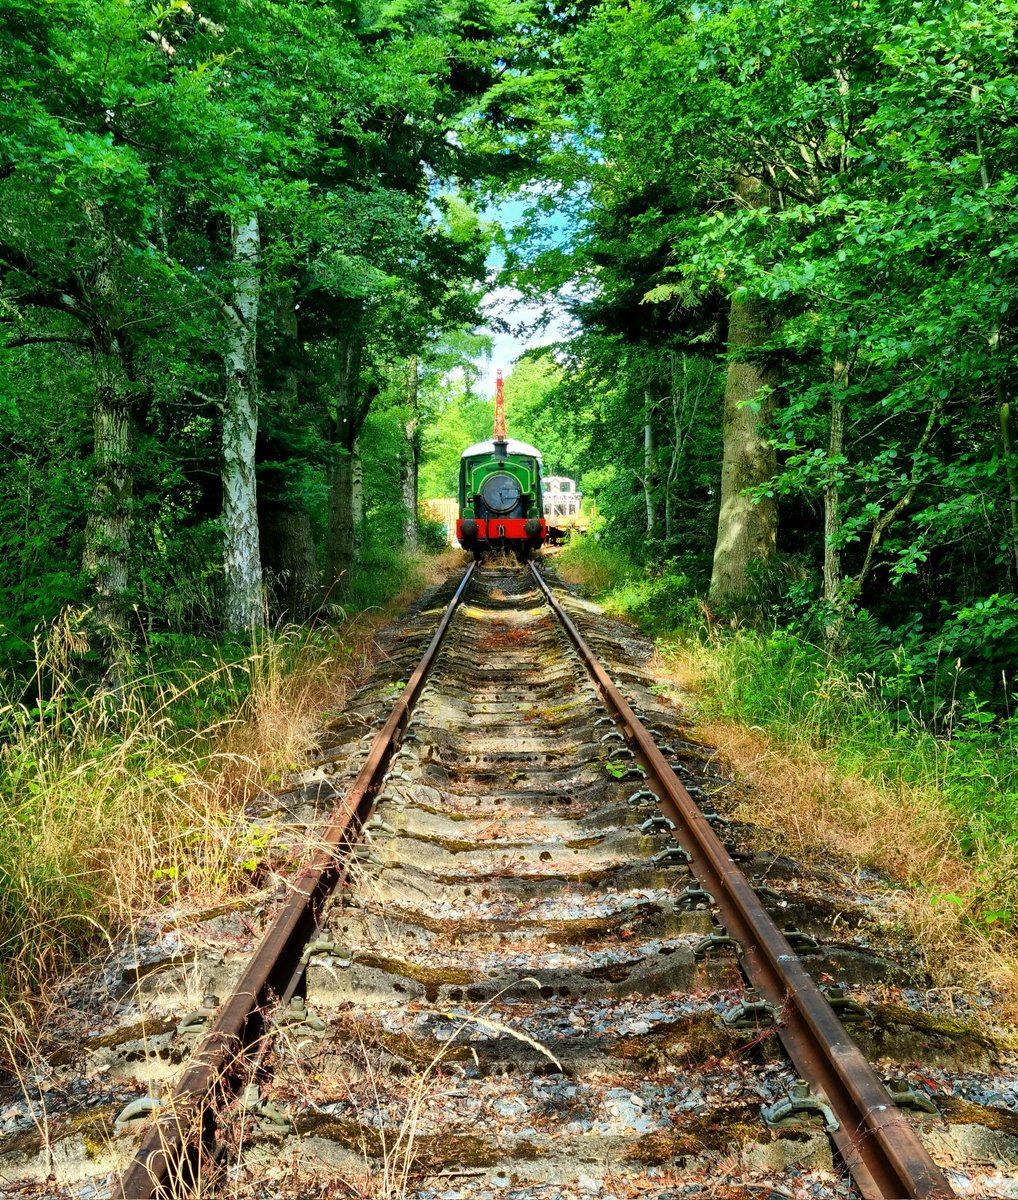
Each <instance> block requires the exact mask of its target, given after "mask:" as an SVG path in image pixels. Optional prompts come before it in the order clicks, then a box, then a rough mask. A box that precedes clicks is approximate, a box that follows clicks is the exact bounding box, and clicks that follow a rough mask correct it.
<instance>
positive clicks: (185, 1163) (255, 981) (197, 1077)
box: [114, 563, 476, 1200]
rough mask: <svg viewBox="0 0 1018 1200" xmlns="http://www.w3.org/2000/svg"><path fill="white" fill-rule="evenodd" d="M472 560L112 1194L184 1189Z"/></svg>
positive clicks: (328, 889) (340, 859)
mask: <svg viewBox="0 0 1018 1200" xmlns="http://www.w3.org/2000/svg"><path fill="white" fill-rule="evenodd" d="M475 566H476V564H475V563H471V564H470V566H469V567H468V568H467V570H466V572H465V574H464V576H463V578H462V580H461V581H460V583H459V586H458V587H457V589H456V592H455V594H454V595H453V597H452V599H451V600H450V601H449V604H448V606H447V608H446V609H445V612H444V613H443V615H442V619H441V621H440V622H439V625H438V628H437V629H436V631H435V634H434V636H433V637H432V639H431V641H430V643H429V644H428V648H427V650H425V652H424V655H423V657H422V658H421V660H420V662H419V663H418V665H417V667H416V669H415V670H414V673H413V674H412V675H411V676H410V678H409V680H408V681H407V685H406V687H405V688H404V689H403V691H402V693H401V694H400V696H399V698H398V699H397V701H396V703H395V705H394V707H393V709H392V712H391V713H390V714H389V718H388V720H387V721H386V723H385V725H384V726H383V727H382V729H381V731H380V732H379V733H378V734H377V735H376V736H375V740H374V741H373V742H372V744H371V750H370V751H369V753H368V757H367V759H366V760H365V762H364V765H363V766H362V767H361V769H360V771H359V772H358V775H357V778H356V779H355V780H354V782H353V784H352V785H351V786H350V789H349V790H348V791H347V793H346V795H345V796H344V797H343V800H342V801H341V803H340V804H339V805H338V806H337V808H336V809H335V810H334V812H333V815H332V819H331V822H330V824H329V827H328V829H327V830H326V831H325V834H324V835H323V837H322V839H321V841H322V849H320V850H319V851H318V853H317V854H316V855H315V858H314V859H313V860H312V862H311V863H310V864H309V865H308V866H307V867H306V868H305V869H304V870H303V871H302V872H301V874H300V875H299V876H298V877H297V880H296V882H295V883H294V886H293V890H292V891H291V893H290V895H289V896H288V897H287V899H286V900H285V901H284V903H283V905H282V907H281V908H280V909H279V911H278V912H277V914H276V916H275V918H274V919H273V922H272V924H271V925H270V926H269V928H268V929H267V930H266V932H265V934H264V935H263V937H262V940H261V942H260V943H259V944H258V947H257V949H256V950H255V954H254V957H253V958H252V960H251V962H250V963H249V964H248V967H247V970H246V971H245V972H244V974H243V976H242V977H241V980H240V982H239V983H238V984H237V987H236V989H235V990H234V992H233V994H232V995H231V996H230V997H229V998H228V999H227V1000H226V1002H225V1003H224V1004H223V1005H222V1007H221V1008H220V1010H219V1014H218V1016H217V1017H216V1020H215V1023H214V1024H213V1025H212V1027H211V1029H210V1030H209V1032H208V1034H207V1035H206V1036H205V1039H204V1041H203V1042H202V1044H201V1046H200V1047H199V1048H198V1050H197V1052H196V1053H195V1054H194V1055H193V1057H192V1059H191V1063H190V1065H189V1066H188V1067H187V1069H186V1070H185V1071H184V1073H183V1075H182V1076H181V1078H180V1081H179V1082H178V1084H177V1086H176V1087H175V1088H174V1090H173V1093H172V1095H171V1097H170V1099H169V1100H168V1102H167V1103H166V1105H165V1108H164V1109H163V1110H160V1113H159V1116H158V1117H157V1119H156V1123H155V1125H154V1126H153V1127H152V1128H151V1129H150V1131H149V1133H148V1135H147V1136H146V1137H145V1139H144V1141H143V1142H142V1144H141V1146H140V1148H139V1149H138V1151H137V1153H136V1154H135V1156H134V1158H133V1159H132V1161H131V1162H130V1163H129V1164H128V1166H127V1168H126V1169H125V1171H124V1173H123V1175H122V1176H121V1178H120V1181H119V1185H118V1189H117V1190H116V1192H115V1193H114V1194H115V1195H116V1196H118V1197H120V1198H121V1200H156V1198H157V1197H160V1198H161V1197H169V1196H178V1195H184V1194H187V1193H188V1192H189V1191H193V1190H194V1189H195V1188H196V1187H197V1186H198V1185H199V1184H200V1182H201V1177H202V1172H203V1169H204V1167H205V1165H206V1164H211V1163H212V1161H213V1152H214V1147H215V1132H216V1110H217V1109H218V1108H219V1107H220V1106H221V1105H222V1104H223V1103H224V1102H225V1100H226V1098H227V1097H228V1096H229V1095H230V1094H231V1093H232V1092H234V1091H235V1090H236V1088H237V1086H238V1081H239V1078H240V1077H241V1076H242V1075H243V1074H244V1071H243V1062H244V1056H245V1052H246V1051H247V1050H248V1049H249V1048H251V1047H253V1046H254V1045H256V1043H257V1042H258V1040H259V1038H260V1037H261V1036H262V1034H263V1032H264V1030H265V1016H264V1011H263V1010H264V1008H265V1006H266V1005H267V1004H268V1003H269V1002H270V1000H271V998H272V997H273V996H282V997H283V998H284V999H285V998H288V995H289V993H292V991H293V990H294V986H295V983H296V980H297V978H299V973H300V972H301V971H302V969H303V968H302V966H301V962H300V959H301V954H302V953H303V950H304V946H305V945H306V944H307V942H308V940H309V939H310V938H311V937H312V936H313V934H314V932H315V930H316V928H317V924H318V918H319V915H320V913H321V910H322V907H323V906H324V904H325V901H326V900H327V899H328V897H329V896H330V895H331V893H332V892H333V890H334V889H335V887H336V886H337V884H338V883H339V882H340V881H341V879H342V878H343V875H344V873H345V867H346V861H347V859H348V858H349V855H350V853H351V851H352V848H353V840H354V837H355V836H356V832H357V830H359V828H360V826H361V825H362V824H363V822H364V821H365V820H366V818H367V815H368V811H369V810H370V807H371V804H372V803H373V800H374V796H375V793H376V791H377V789H378V787H379V785H380V783H381V782H382V779H383V777H384V775H385V772H386V769H387V768H388V765H389V762H390V760H391V758H392V754H393V752H394V750H395V749H396V747H397V745H398V742H399V739H400V737H401V736H402V733H403V731H404V730H405V727H406V723H407V721H408V720H409V717H410V713H411V710H412V709H413V706H414V703H415V701H416V700H417V698H418V696H419V695H420V692H421V689H422V687H423V685H424V682H425V679H426V677H427V675H428V672H429V670H430V669H431V666H432V665H433V663H434V661H435V658H436V656H437V654H438V650H439V647H440V646H441V643H442V639H443V638H444V637H445V634H446V631H447V630H448V628H449V623H450V621H451V620H452V617H453V614H454V613H455V611H456V609H457V608H458V606H459V604H460V602H461V601H462V599H463V596H464V595H465V593H466V590H467V588H468V587H469V586H470V580H471V579H472V578H473V574H474V568H475Z"/></svg>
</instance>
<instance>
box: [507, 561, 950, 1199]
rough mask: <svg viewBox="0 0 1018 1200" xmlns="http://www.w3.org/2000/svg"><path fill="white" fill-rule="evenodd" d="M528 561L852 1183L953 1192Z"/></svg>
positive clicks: (883, 1194) (896, 1191)
mask: <svg viewBox="0 0 1018 1200" xmlns="http://www.w3.org/2000/svg"><path fill="white" fill-rule="evenodd" d="M530 569H531V571H532V573H533V576H534V579H535V580H536V582H537V584H538V586H539V587H540V589H541V591H542V592H543V593H544V596H545V598H546V599H547V601H548V603H549V605H550V606H551V608H552V611H553V612H554V613H555V615H556V616H557V617H558V619H559V620H560V621H561V623H562V625H563V627H564V628H565V630H566V632H567V634H568V635H569V638H570V640H571V641H572V643H573V645H574V646H575V647H576V649H577V651H578V652H579V655H580V658H581V659H582V660H583V663H584V666H585V667H586V668H587V670H588V672H589V673H590V674H591V676H592V677H593V679H594V682H595V684H596V685H597V688H598V691H599V692H600V694H601V696H602V698H603V700H604V701H605V704H606V705H607V706H608V708H609V710H611V711H613V713H614V715H615V716H616V718H617V719H618V721H619V722H620V723H621V725H622V731H623V733H624V735H625V737H626V740H627V742H628V743H629V745H630V747H631V748H632V750H633V751H634V754H635V755H636V757H637V759H638V760H639V761H640V762H641V763H642V764H643V766H644V768H645V769H646V771H647V773H648V776H649V777H650V779H651V781H652V783H653V784H654V786H655V788H656V790H658V796H659V801H660V807H661V811H662V812H663V814H664V815H665V816H666V817H667V818H669V819H670V820H671V821H672V822H673V828H672V835H673V837H675V839H676V840H677V841H678V842H679V843H680V844H681V845H682V847H683V848H684V849H685V850H686V851H687V852H688V853H689V855H690V858H691V860H692V861H691V869H692V871H693V873H694V874H695V875H696V877H697V879H698V880H699V881H700V883H701V885H702V886H703V887H704V888H706V890H707V891H709V892H710V893H711V894H712V895H713V896H714V897H715V899H716V902H717V905H718V908H719V909H720V913H721V919H722V921H723V922H724V924H725V926H726V928H727V930H728V933H729V935H730V936H732V937H734V938H735V939H736V940H737V941H738V942H739V944H740V947H741V963H742V967H743V970H744V971H745V974H746V976H747V978H748V979H749V982H750V984H751V985H752V986H753V987H754V988H755V989H756V990H757V991H758V992H759V993H760V995H761V996H762V997H763V998H764V999H765V1000H768V1001H769V1002H770V1003H771V1004H774V1005H776V1006H778V1008H779V1009H780V1010H781V1018H780V1021H779V1023H778V1026H777V1033H778V1036H779V1037H780V1038H781V1041H782V1043H783V1045H784V1047H785V1050H786V1051H787V1053H788V1056H789V1058H790V1059H791V1060H792V1063H793V1065H794V1066H795V1068H796V1070H797V1071H798V1072H799V1074H800V1075H801V1076H802V1078H803V1079H804V1080H806V1081H807V1082H808V1083H809V1084H810V1085H811V1086H812V1087H813V1089H814V1091H816V1092H818V1093H820V1094H822V1095H823V1096H824V1098H825V1099H826V1100H827V1102H828V1103H829V1104H830V1106H831V1108H832V1109H833V1111H834V1113H835V1115H836V1116H837V1118H838V1121H839V1127H838V1129H837V1130H836V1131H835V1132H833V1133H832V1134H831V1137H832V1138H833V1140H834V1143H835V1145H836V1146H837V1148H838V1151H839V1153H840V1155H841V1157H842V1159H843V1160H844V1162H845V1165H846V1166H847V1168H848V1170H849V1171H850V1172H851V1174H852V1177H853V1179H854V1181H855V1184H856V1187H858V1189H859V1191H860V1192H861V1194H862V1195H863V1196H864V1197H865V1200H912V1198H913V1197H924V1198H929V1200H946V1198H947V1197H953V1196H955V1195H956V1193H955V1192H954V1190H953V1189H952V1188H951V1187H950V1185H949V1184H948V1182H947V1180H946V1179H945V1177H944V1174H943V1172H942V1171H941V1170H940V1168H939V1167H938V1166H937V1165H936V1163H935V1162H934V1161H933V1159H932V1158H931V1157H930V1155H929V1153H928V1152H927V1150H926V1148H925V1146H923V1144H922V1142H921V1141H920V1139H919V1137H918V1135H917V1134H916V1132H915V1130H914V1129H913V1128H912V1126H911V1125H910V1124H909V1122H908V1119H907V1118H906V1117H905V1115H904V1113H902V1112H901V1110H900V1109H899V1108H897V1106H896V1105H895V1104H893V1103H892V1102H891V1100H890V1097H889V1096H888V1093H887V1089H886V1088H885V1087H884V1085H883V1084H882V1083H881V1082H880V1079H879V1078H878V1077H877V1075H876V1072H875V1071H874V1070H873V1068H872V1067H871V1066H870V1064H869V1062H868V1061H867V1059H866V1057H865V1056H864V1055H863V1053H862V1051H861V1050H860V1049H859V1047H858V1046H857V1045H856V1044H855V1042H853V1041H852V1039H851V1037H849V1035H848V1033H847V1032H846V1031H845V1027H844V1026H843V1025H842V1023H841V1021H840V1020H839V1019H838V1017H837V1015H836V1014H835V1012H834V1010H833V1009H832V1008H831V1006H830V1004H828V1002H827V999H826V998H825V996H824V994H823V993H822V992H821V991H820V989H819V988H818V987H817V986H816V984H815V983H814V982H813V980H812V978H811V977H810V976H809V974H808V973H807V972H806V970H805V968H804V967H803V965H802V962H801V961H800V959H799V957H798V955H797V954H796V953H795V951H794V950H793V949H792V948H791V946H790V945H789V944H788V941H787V940H786V939H785V937H784V935H783V934H782V933H781V931H780V930H779V929H778V927H777V925H776V924H775V923H774V919H773V918H772V917H771V915H770V913H768V911H767V910H766V909H765V908H764V906H763V904H762V903H761V901H760V898H759V897H758V896H757V894H756V893H755V892H754V891H753V888H752V887H751V886H750V884H749V882H748V881H747V879H746V877H745V875H743V873H742V871H740V870H739V868H738V867H737V866H736V864H735V862H734V860H733V859H732V857H731V855H730V854H729V853H728V851H727V850H726V849H725V847H724V845H723V843H722V842H721V840H720V839H719V838H718V836H717V834H716V833H715V832H714V830H713V829H712V828H711V826H710V824H709V822H708V821H707V820H706V818H705V817H704V816H703V814H702V813H701V811H700V809H699V808H698V806H697V804H696V802H695V801H694V800H693V798H692V796H691V795H690V794H689V792H688V791H686V789H685V787H684V786H683V785H682V783H681V781H680V780H679V779H678V778H676V775H675V772H674V771H673V770H672V767H671V765H670V764H669V762H668V760H667V759H666V758H665V757H664V755H663V754H662V753H661V751H660V750H659V749H658V748H657V745H656V744H655V742H654V739H653V737H652V736H651V734H650V733H649V732H648V730H647V729H646V728H645V727H644V725H643V724H642V723H641V722H640V720H639V719H638V718H637V716H636V714H635V713H634V712H633V710H632V708H631V707H630V705H629V704H628V703H627V701H626V699H625V697H624V696H623V695H622V693H621V692H620V691H619V689H618V688H617V687H616V686H615V684H614V683H613V682H612V680H611V678H610V677H609V675H608V673H607V672H606V671H605V669H604V667H602V665H601V663H600V662H599V661H598V659H597V658H596V656H595V655H594V653H593V652H592V651H591V649H590V648H589V646H588V645H587V644H586V642H585V641H584V640H583V637H582V635H581V634H580V632H579V630H578V629H577V628H576V626H575V625H574V624H573V622H572V621H571V620H570V618H569V616H568V615H567V613H566V612H565V610H564V609H563V608H562V605H561V604H560V602H559V600H558V598H557V597H556V596H555V595H554V593H553V592H552V590H551V588H550V587H549V586H548V584H547V583H546V582H545V580H544V579H543V578H542V576H541V573H540V572H539V571H538V569H537V567H536V566H535V565H534V564H533V563H531V564H530Z"/></svg>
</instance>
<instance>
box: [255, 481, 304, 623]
mask: <svg viewBox="0 0 1018 1200" xmlns="http://www.w3.org/2000/svg"><path fill="white" fill-rule="evenodd" d="M259 533H260V540H261V550H262V563H263V565H264V567H265V573H266V576H267V578H268V580H269V581H270V583H271V584H272V585H274V587H272V589H271V590H273V591H274V593H275V598H276V601H277V602H278V603H279V606H280V609H281V611H282V612H283V613H284V614H285V615H286V616H287V617H289V618H290V619H291V620H301V619H302V618H303V617H305V616H306V615H307V613H308V612H309V610H310V609H311V607H312V605H313V604H314V602H315V599H316V596H317V592H318V558H317V556H316V554H315V539H314V535H313V533H312V531H311V516H310V514H309V513H308V510H307V509H306V508H304V507H303V506H299V505H293V504H288V503H286V502H285V501H280V500H273V501H270V502H269V503H268V504H262V506H261V521H260V526H259Z"/></svg>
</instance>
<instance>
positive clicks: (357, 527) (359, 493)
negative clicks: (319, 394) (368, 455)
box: [350, 438, 364, 562]
mask: <svg viewBox="0 0 1018 1200" xmlns="http://www.w3.org/2000/svg"><path fill="white" fill-rule="evenodd" d="M350 475H351V479H350V497H351V503H350V508H351V515H352V517H353V557H354V562H356V561H357V559H358V558H359V557H360V553H361V550H362V549H363V548H364V460H363V459H362V458H361V443H360V438H354V440H353V446H351V448H350Z"/></svg>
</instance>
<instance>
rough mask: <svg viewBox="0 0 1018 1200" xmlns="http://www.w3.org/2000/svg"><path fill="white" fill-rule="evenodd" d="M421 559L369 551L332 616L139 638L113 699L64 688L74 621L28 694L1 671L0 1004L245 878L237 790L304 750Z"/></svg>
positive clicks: (59, 628) (245, 831)
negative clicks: (238, 631) (151, 917)
mask: <svg viewBox="0 0 1018 1200" xmlns="http://www.w3.org/2000/svg"><path fill="white" fill-rule="evenodd" d="M424 571H425V567H424V564H423V563H420V562H416V563H415V561H414V560H411V559H408V558H407V557H406V556H404V555H402V554H399V553H396V552H394V551H392V550H388V551H386V552H385V553H384V554H382V553H376V554H375V556H374V559H373V561H372V564H371V566H370V567H369V568H368V569H367V570H366V571H365V572H364V574H365V577H366V578H365V581H364V582H363V583H361V584H359V585H358V586H357V587H355V588H353V589H351V590H350V592H349V593H348V595H347V596H346V597H345V598H344V603H345V611H344V613H343V617H344V621H343V622H342V623H341V625H340V626H339V627H338V628H337V627H336V626H335V625H322V626H320V627H317V628H311V629H308V628H305V627H299V626H287V627H283V628H277V629H273V630H270V631H266V632H263V633H259V634H258V635H257V637H255V638H254V639H251V640H249V641H248V642H246V643H244V642H238V641H236V640H234V641H231V642H225V643H223V644H222V645H219V646H216V645H214V644H212V643H207V642H203V643H199V642H197V641H196V640H195V639H173V638H169V637H166V636H164V637H163V638H153V639H152V640H151V642H150V643H149V644H148V645H147V646H145V647H144V650H143V653H141V654H140V655H136V656H135V659H134V662H135V673H134V674H133V676H132V677H131V678H130V679H129V681H128V684H127V687H126V689H125V692H124V695H123V697H122V699H121V701H120V703H119V704H118V705H117V707H116V708H113V707H111V704H110V701H109V698H108V697H104V696H102V695H99V694H96V693H94V692H93V693H89V692H87V691H83V690H82V689H81V687H80V686H79V684H78V682H77V660H78V656H79V655H80V653H81V652H82V650H83V649H84V646H83V644H82V639H81V637H80V635H79V634H78V632H77V629H76V626H75V623H74V619H73V617H72V616H67V617H65V618H64V619H62V620H61V621H60V622H58V623H57V624H56V625H55V626H54V627H53V628H52V629H51V630H49V631H48V633H47V635H46V636H45V637H44V638H42V639H41V640H40V643H39V647H38V656H37V663H36V672H35V678H34V680H33V681H32V684H31V686H30V688H29V689H28V690H27V691H26V688H25V685H24V681H7V682H6V684H5V683H4V682H3V681H0V738H2V742H3V744H2V746H0V1010H2V1009H3V1007H4V1005H7V1006H8V1011H9V1012H10V1011H11V1009H10V1007H9V1006H11V1005H15V1004H16V1003H17V1000H18V998H19V997H23V996H25V995H26V994H27V993H31V992H32V991H33V990H37V989H38V988H39V987H41V986H42V985H43V984H44V983H45V981H46V980H47V979H48V978H49V977H51V975H52V973H53V971H54V970H55V969H57V968H58V967H60V966H61V965H63V964H65V963H67V962H68V961H70V960H72V959H73V958H75V957H76V956H80V955H81V954H82V953H84V952H86V951H88V950H91V949H92V948H94V947H95V946H96V945H97V944H98V945H101V944H102V943H103V942H104V941H105V940H107V939H109V938H111V937H112V936H113V934H114V932H115V931H116V930H117V929H118V928H119V927H120V926H121V925H122V924H123V923H124V922H125V921H127V920H129V919H130V918H131V916H132V915H133V914H136V913H137V912H138V911H140V910H142V909H144V908H145V907H146V906H149V905H151V904H153V903H156V902H159V901H164V902H169V901H177V900H186V901H189V902H194V903H204V902H205V901H206V900H208V901H209V902H216V901H218V900H221V899H222V898H223V897H224V896H228V895H230V894H232V893H235V892H236V891H237V890H238V889H243V888H246V887H248V886H249V885H250V882H251V880H252V878H253V877H254V875H255V873H256V872H257V871H258V869H259V866H260V862H259V858H260V855H261V853H262V851H263V850H264V846H263V845H260V844H256V843H257V839H256V838H254V837H253V834H252V832H251V828H250V826H249V825H248V823H247V821H246V820H245V815H244V802H245V800H246V799H247V798H248V797H249V796H250V795H251V793H252V792H253V791H254V790H255V789H256V788H260V787H265V786H269V787H271V786H272V785H273V784H274V783H275V782H276V781H277V780H278V779H279V777H280V775H281V774H282V772H283V771H284V770H285V768H286V767H287V766H288V764H290V763H292V762H293V761H295V760H296V759H298V758H299V756H300V754H301V752H302V751H303V750H304V749H306V748H307V747H308V746H309V745H310V744H311V742H312V739H313V736H314V732H315V729H316V727H317V725H318V724H319V722H320V720H321V716H322V713H323V712H325V711H326V710H334V709H335V708H336V707H338V706H340V705H341V704H342V701H343V698H344V695H345V692H346V689H347V687H348V685H349V683H350V680H351V678H353V677H354V676H356V675H357V674H358V673H359V672H360V671H361V670H362V669H363V667H364V666H365V664H366V663H367V662H368V661H369V660H370V657H371V654H372V642H373V633H374V630H375V628H376V627H377V623H378V619H379V617H378V611H379V610H381V609H383V608H384V606H385V605H386V603H387V602H388V603H390V604H394V603H396V600H395V599H394V598H396V597H400V596H401V595H402V594H403V593H405V592H407V591H408V590H410V589H412V588H414V587H418V586H420V584H421V582H422V578H423V575H424ZM365 609H371V610H374V612H375V615H374V616H373V617H372V616H368V617H365V616H363V615H358V613H363V611H364V610H365ZM185 650H186V651H188V652H190V656H187V655H185V654H184V651H185ZM0 1024H2V1016H0Z"/></svg>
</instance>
